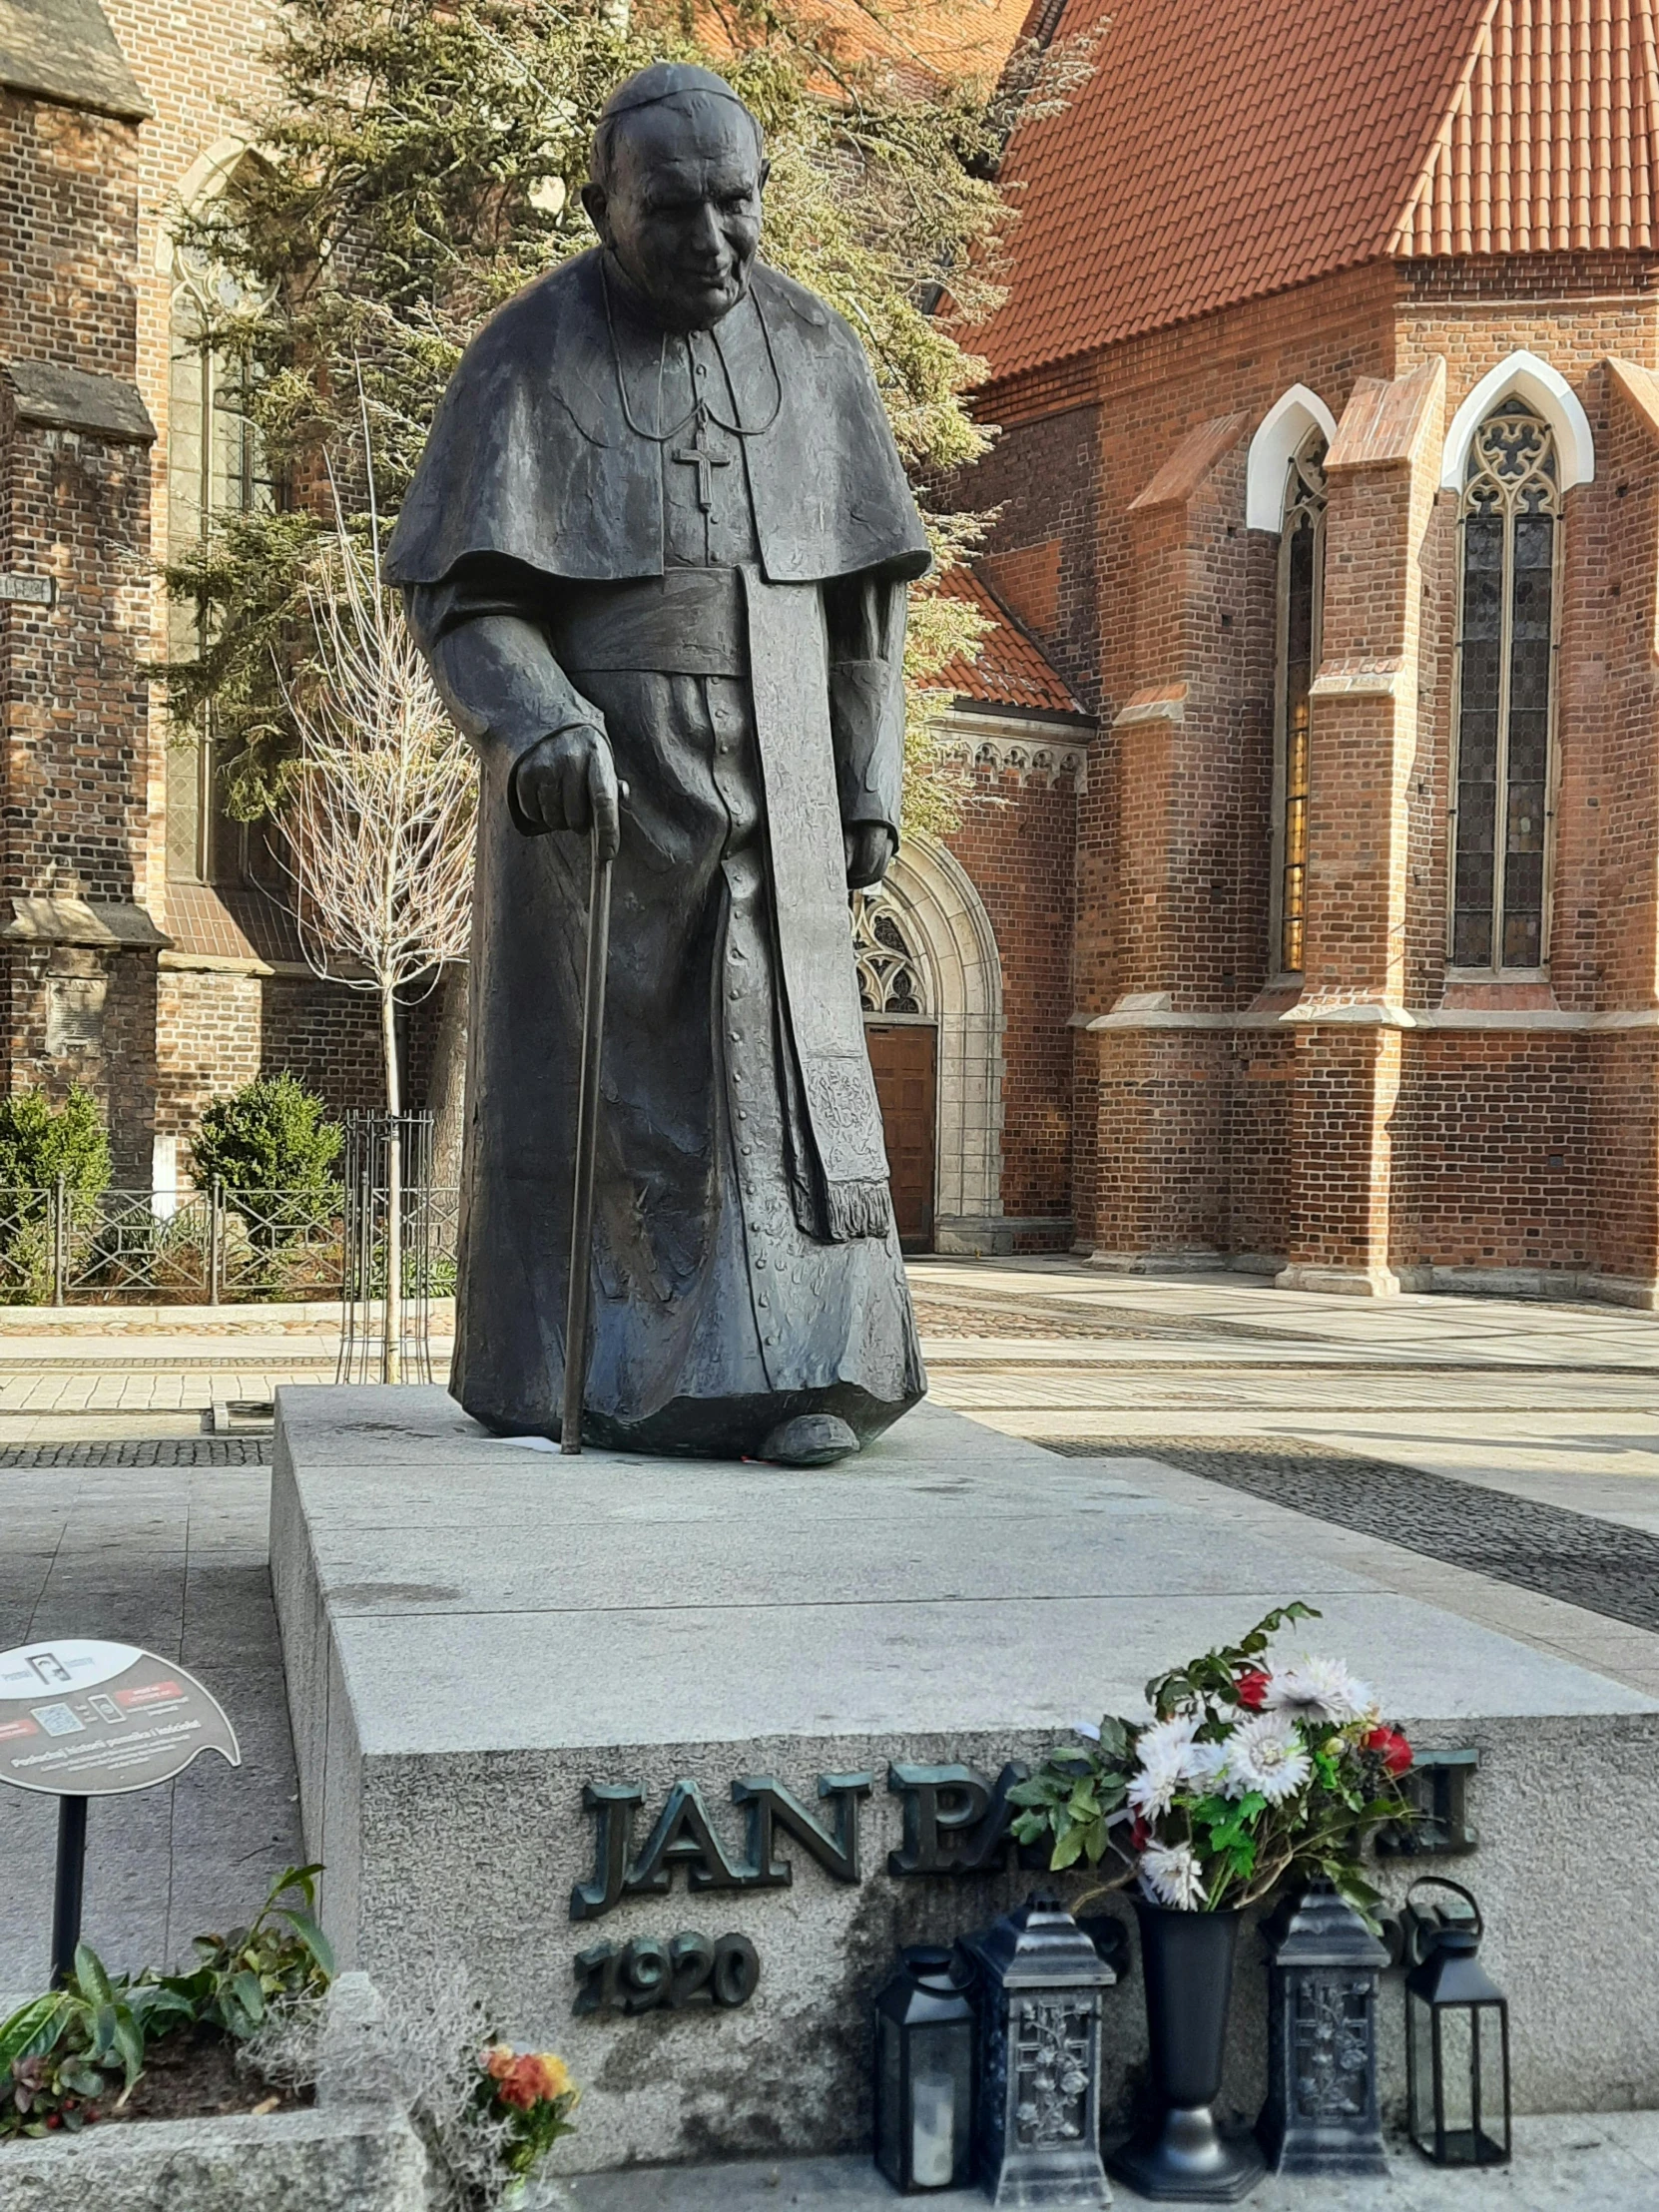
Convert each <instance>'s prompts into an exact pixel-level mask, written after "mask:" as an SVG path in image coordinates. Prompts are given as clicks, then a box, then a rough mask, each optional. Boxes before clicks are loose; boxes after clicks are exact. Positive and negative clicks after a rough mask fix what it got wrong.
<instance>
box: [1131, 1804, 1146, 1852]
mask: <svg viewBox="0 0 1659 2212" xmlns="http://www.w3.org/2000/svg"><path fill="white" fill-rule="evenodd" d="M1151 1835H1152V1831H1151V1829H1150V1828H1148V1827H1147V1825H1146V1823H1145V1821H1143V1820H1142V1819H1141V1816H1140V1815H1139V1813H1137V1814H1136V1815H1135V1818H1134V1820H1133V1821H1132V1822H1131V1823H1130V1827H1129V1848H1130V1850H1131V1851H1145V1849H1146V1847H1147V1842H1148V1840H1149V1838H1150V1837H1151Z"/></svg>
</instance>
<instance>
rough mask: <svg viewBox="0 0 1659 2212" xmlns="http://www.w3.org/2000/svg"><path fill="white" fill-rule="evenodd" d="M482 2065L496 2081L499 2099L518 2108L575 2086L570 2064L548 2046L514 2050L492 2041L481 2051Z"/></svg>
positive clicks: (548, 2100) (549, 2100)
mask: <svg viewBox="0 0 1659 2212" xmlns="http://www.w3.org/2000/svg"><path fill="white" fill-rule="evenodd" d="M483 2066H484V2071H485V2072H486V2073H487V2074H489V2075H490V2076H491V2077H492V2079H493V2080H494V2081H495V2082H496V2083H497V2088H496V2092H495V2093H496V2095H497V2096H498V2097H499V2098H500V2100H501V2102H502V2103H503V2104H510V2105H512V2106H513V2107H514V2109H515V2110H517V2111H520V2112H528V2111H529V2110H530V2108H531V2106H532V2105H536V2104H543V2103H546V2104H551V2103H552V2102H553V2100H554V2099H555V2098H556V2097H563V2096H568V2095H569V2094H570V2092H571V2090H572V2088H573V2086H574V2084H573V2083H572V2081H571V2078H570V2068H569V2067H568V2066H567V2065H566V2064H565V2062H564V2060H563V2059H562V2058H558V2057H555V2055H554V2054H553V2052H552V2051H550V2050H527V2051H521V2052H517V2053H515V2052H514V2050H513V2049H512V2046H511V2045H510V2044H508V2043H495V2044H492V2045H491V2046H490V2048H489V2049H488V2050H486V2051H485V2052H484V2054H483Z"/></svg>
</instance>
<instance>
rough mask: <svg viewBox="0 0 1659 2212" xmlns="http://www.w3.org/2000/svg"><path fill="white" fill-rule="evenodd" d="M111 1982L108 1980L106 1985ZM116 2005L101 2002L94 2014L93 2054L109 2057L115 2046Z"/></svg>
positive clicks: (99, 2056) (98, 2056) (97, 2056)
mask: <svg viewBox="0 0 1659 2212" xmlns="http://www.w3.org/2000/svg"><path fill="white" fill-rule="evenodd" d="M108 1986H109V1984H108V1983H107V1982H106V1983H105V1987H106V1988H107V1987H108ZM115 2025H116V2022H115V2006H114V2004H113V2003H110V2004H100V2005H99V2006H98V2008H97V2009H96V2011H95V2012H94V2013H93V2015H92V2055H93V2057H94V2058H107V2057H108V2056H109V2054H110V2052H111V2051H112V2050H114V2048H115Z"/></svg>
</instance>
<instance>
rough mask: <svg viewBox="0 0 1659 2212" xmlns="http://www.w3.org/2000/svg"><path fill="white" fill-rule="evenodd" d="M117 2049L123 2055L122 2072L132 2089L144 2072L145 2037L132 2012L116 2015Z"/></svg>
mask: <svg viewBox="0 0 1659 2212" xmlns="http://www.w3.org/2000/svg"><path fill="white" fill-rule="evenodd" d="M115 2047H116V2049H117V2050H118V2051H119V2052H120V2054H121V2070H122V2072H123V2073H124V2074H125V2075H126V2078H127V2086H128V2088H129V2089H130V2088H131V2087H132V2086H133V2083H134V2082H135V2081H136V2080H137V2079H138V2077H139V2075H140V2074H141V2073H142V2072H143V2071H144V2035H143V2032H142V2030H141V2029H140V2027H139V2024H138V2022H137V2021H136V2020H135V2019H134V2018H133V2015H132V2013H131V2012H129V2011H126V2010H125V2009H124V2010H122V2011H120V2012H118V2013H117V2014H116V2022H115Z"/></svg>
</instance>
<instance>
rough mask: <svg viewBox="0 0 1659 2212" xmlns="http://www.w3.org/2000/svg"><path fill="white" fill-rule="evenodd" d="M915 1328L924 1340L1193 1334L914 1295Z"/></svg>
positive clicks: (1047, 1311)
mask: <svg viewBox="0 0 1659 2212" xmlns="http://www.w3.org/2000/svg"><path fill="white" fill-rule="evenodd" d="M911 1303H912V1304H913V1305H914V1307H915V1313H916V1327H917V1329H919V1330H920V1332H921V1334H922V1335H923V1336H924V1337H1033V1338H1041V1339H1042V1340H1044V1341H1045V1342H1050V1341H1052V1340H1053V1339H1054V1338H1057V1337H1067V1338H1070V1337H1140V1338H1146V1337H1174V1336H1184V1335H1188V1334H1190V1332H1188V1331H1185V1330H1175V1329H1170V1328H1151V1329H1144V1328H1137V1327H1135V1326H1134V1325H1133V1324H1132V1323H1129V1322H1119V1321H1116V1320H1113V1321H1095V1320H1092V1319H1091V1318H1090V1317H1089V1316H1088V1315H1086V1314H1072V1315H1067V1314H1066V1313H1065V1312H1064V1311H1063V1310H1062V1311H1061V1312H1060V1313H1059V1314H1055V1313H1053V1312H1051V1311H1050V1310H1048V1309H1047V1308H1043V1309H1042V1310H1040V1311H1039V1310H1037V1309H1036V1307H1035V1305H1034V1304H1033V1305H1032V1306H1031V1307H1027V1308H1023V1309H1022V1308H1018V1307H1006V1306H975V1305H969V1304H966V1303H964V1302H962V1301H960V1300H955V1299H950V1300H945V1299H936V1298H920V1297H916V1296H915V1295H914V1294H913V1293H912V1298H911Z"/></svg>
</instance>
